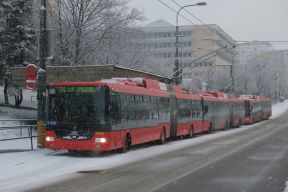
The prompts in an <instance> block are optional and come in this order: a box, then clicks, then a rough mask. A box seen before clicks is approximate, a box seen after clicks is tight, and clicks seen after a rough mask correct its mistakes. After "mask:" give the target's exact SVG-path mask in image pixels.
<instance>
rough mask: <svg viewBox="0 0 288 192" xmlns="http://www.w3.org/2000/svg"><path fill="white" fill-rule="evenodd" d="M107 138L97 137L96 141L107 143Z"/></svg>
mask: <svg viewBox="0 0 288 192" xmlns="http://www.w3.org/2000/svg"><path fill="white" fill-rule="evenodd" d="M107 141H108V140H107V138H96V139H95V142H96V143H107Z"/></svg>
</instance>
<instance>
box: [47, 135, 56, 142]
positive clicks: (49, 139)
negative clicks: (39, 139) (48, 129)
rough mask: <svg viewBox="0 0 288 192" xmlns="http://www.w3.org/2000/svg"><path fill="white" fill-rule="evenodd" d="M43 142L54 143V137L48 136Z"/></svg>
mask: <svg viewBox="0 0 288 192" xmlns="http://www.w3.org/2000/svg"><path fill="white" fill-rule="evenodd" d="M45 140H46V141H48V142H53V141H54V137H49V136H48V137H46V138H45Z"/></svg>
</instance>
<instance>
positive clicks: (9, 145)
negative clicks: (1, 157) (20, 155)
mask: <svg viewBox="0 0 288 192" xmlns="http://www.w3.org/2000/svg"><path fill="white" fill-rule="evenodd" d="M3 119H5V120H11V118H10V117H7V116H0V127H8V126H16V125H21V124H22V123H19V122H18V121H14V120H13V121H3ZM32 132H33V135H37V132H36V130H35V129H32ZM28 136H29V132H28V129H27V128H22V129H21V128H19V129H0V140H1V139H11V138H19V137H28ZM32 141H33V148H36V147H37V138H33V140H32ZM28 149H31V139H21V140H11V141H0V152H1V151H3V150H28Z"/></svg>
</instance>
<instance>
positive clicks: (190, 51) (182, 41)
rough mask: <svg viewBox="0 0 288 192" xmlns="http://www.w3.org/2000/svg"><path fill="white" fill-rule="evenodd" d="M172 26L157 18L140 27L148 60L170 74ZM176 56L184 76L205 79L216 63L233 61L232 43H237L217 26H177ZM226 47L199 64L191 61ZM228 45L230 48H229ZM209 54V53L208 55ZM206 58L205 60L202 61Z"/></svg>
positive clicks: (173, 59) (173, 34) (173, 43)
mask: <svg viewBox="0 0 288 192" xmlns="http://www.w3.org/2000/svg"><path fill="white" fill-rule="evenodd" d="M175 31H176V29H175V26H173V25H172V24H170V23H168V22H167V21H165V20H162V19H160V20H157V21H155V22H153V23H150V24H147V25H145V26H143V32H144V38H143V40H142V42H141V45H140V46H141V47H142V48H143V49H144V50H145V52H146V54H147V56H148V58H149V59H150V60H149V61H150V62H153V63H154V64H155V65H159V66H161V70H162V73H163V74H165V75H170V76H172V73H173V68H174V63H175V52H176V51H175V49H176V47H175V42H176V38H175V37H176V33H175ZM179 32H180V35H181V36H180V38H179V56H180V63H182V66H187V67H185V68H184V69H183V74H184V75H183V78H184V79H185V78H186V79H191V78H192V77H195V76H196V77H198V78H201V79H202V80H201V81H205V79H206V77H207V72H208V70H209V68H210V67H211V66H213V65H218V64H221V65H223V64H232V62H233V61H232V60H233V51H234V50H233V49H231V47H233V45H235V44H236V42H235V41H234V40H233V39H232V38H231V37H230V36H229V35H228V34H227V33H225V32H224V31H223V30H222V29H221V28H220V27H219V26H217V25H186V26H179ZM225 46H227V47H228V49H227V50H226V51H224V52H223V53H221V54H217V55H216V56H215V57H212V58H210V59H208V57H206V59H202V60H201V61H202V62H200V63H198V64H197V63H195V62H194V63H193V62H192V61H193V60H195V59H197V58H200V57H202V56H203V55H205V54H207V53H211V52H213V51H214V52H216V51H217V50H219V49H221V48H223V47H225ZM229 48H230V49H229ZM210 56H211V55H210ZM203 60H206V61H203Z"/></svg>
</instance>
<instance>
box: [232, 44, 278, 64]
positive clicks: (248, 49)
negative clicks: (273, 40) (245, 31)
mask: <svg viewBox="0 0 288 192" xmlns="http://www.w3.org/2000/svg"><path fill="white" fill-rule="evenodd" d="M272 50H274V48H273V47H272V45H271V44H270V43H268V42H261V41H252V42H247V43H240V44H238V45H237V47H236V58H235V60H236V63H237V64H239V65H245V64H247V61H248V59H249V58H252V57H254V56H256V55H258V54H261V53H263V52H266V51H272Z"/></svg>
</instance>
